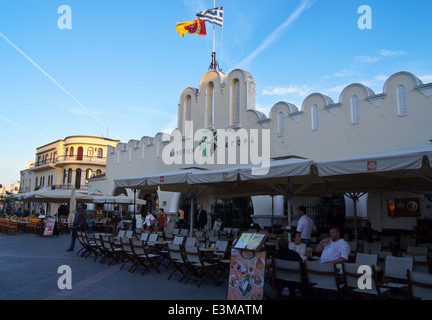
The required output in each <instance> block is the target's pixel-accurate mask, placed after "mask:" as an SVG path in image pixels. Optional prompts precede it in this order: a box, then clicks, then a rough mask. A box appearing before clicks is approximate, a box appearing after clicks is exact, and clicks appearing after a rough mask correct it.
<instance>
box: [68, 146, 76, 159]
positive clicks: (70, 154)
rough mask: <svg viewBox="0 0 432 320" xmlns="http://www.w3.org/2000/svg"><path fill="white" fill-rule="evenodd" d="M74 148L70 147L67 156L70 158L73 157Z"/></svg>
mask: <svg viewBox="0 0 432 320" xmlns="http://www.w3.org/2000/svg"><path fill="white" fill-rule="evenodd" d="M74 151H75V150H74V147H70V150H69V156H71V157H73V156H74Z"/></svg>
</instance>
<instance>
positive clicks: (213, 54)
mask: <svg viewBox="0 0 432 320" xmlns="http://www.w3.org/2000/svg"><path fill="white" fill-rule="evenodd" d="M213 8H216V0H213ZM211 68H212V70H216V25H215V24H214V23H213V52H212V65H211Z"/></svg>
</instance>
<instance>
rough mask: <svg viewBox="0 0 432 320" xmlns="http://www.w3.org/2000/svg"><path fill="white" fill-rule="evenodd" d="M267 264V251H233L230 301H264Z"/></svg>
mask: <svg viewBox="0 0 432 320" xmlns="http://www.w3.org/2000/svg"><path fill="white" fill-rule="evenodd" d="M265 263H266V252H265V251H250V250H241V249H235V248H233V249H231V265H230V276H229V278H228V300H262V299H263V297H264V277H265Z"/></svg>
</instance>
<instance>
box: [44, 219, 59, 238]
mask: <svg viewBox="0 0 432 320" xmlns="http://www.w3.org/2000/svg"><path fill="white" fill-rule="evenodd" d="M55 222H56V221H55V219H53V218H48V219H46V221H45V230H44V233H43V236H44V237H51V236H52V235H53V232H54V226H55Z"/></svg>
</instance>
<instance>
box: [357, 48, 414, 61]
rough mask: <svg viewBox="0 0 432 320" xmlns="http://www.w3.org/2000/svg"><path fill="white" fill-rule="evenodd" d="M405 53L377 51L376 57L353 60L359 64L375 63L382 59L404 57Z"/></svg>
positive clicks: (400, 51) (362, 57)
mask: <svg viewBox="0 0 432 320" xmlns="http://www.w3.org/2000/svg"><path fill="white" fill-rule="evenodd" d="M405 54H406V52H405V51H402V50H386V49H382V50H378V55H376V56H369V55H368V56H355V57H354V58H353V60H354V61H356V62H361V63H375V62H378V61H381V60H383V59H384V58H395V57H400V56H403V55H405Z"/></svg>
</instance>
